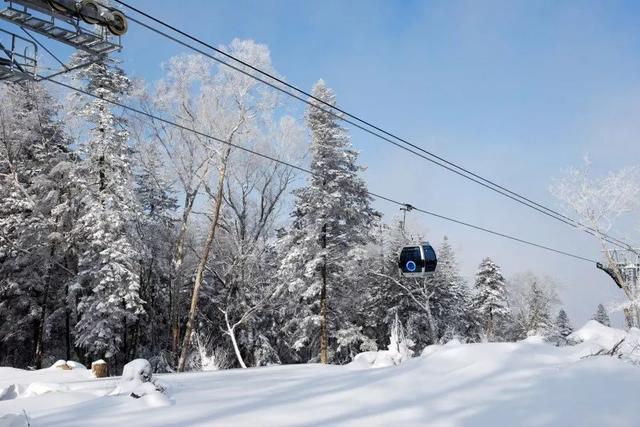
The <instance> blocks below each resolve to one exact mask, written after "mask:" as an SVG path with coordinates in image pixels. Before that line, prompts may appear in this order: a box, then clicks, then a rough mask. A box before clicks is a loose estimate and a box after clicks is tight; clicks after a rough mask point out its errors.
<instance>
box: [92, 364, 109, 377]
mask: <svg viewBox="0 0 640 427" xmlns="http://www.w3.org/2000/svg"><path fill="white" fill-rule="evenodd" d="M91 373H92V374H93V375H94V376H95V377H96V378H105V377H107V376H109V369H108V366H107V362H105V361H104V360H102V359H100V360H96V361H95V362H93V363H92V364H91Z"/></svg>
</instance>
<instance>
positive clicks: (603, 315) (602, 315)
mask: <svg viewBox="0 0 640 427" xmlns="http://www.w3.org/2000/svg"><path fill="white" fill-rule="evenodd" d="M593 320H595V321H598V322H600V323H602V324H603V325H604V326H609V327H611V320H610V319H609V315H608V314H607V310H606V309H605V308H604V305H602V304H598V309H597V310H596V314H594V315H593Z"/></svg>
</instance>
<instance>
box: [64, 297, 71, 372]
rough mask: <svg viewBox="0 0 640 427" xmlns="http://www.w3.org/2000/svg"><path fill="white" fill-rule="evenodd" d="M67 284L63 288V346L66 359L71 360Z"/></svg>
mask: <svg viewBox="0 0 640 427" xmlns="http://www.w3.org/2000/svg"><path fill="white" fill-rule="evenodd" d="M68 297H69V284H67V285H65V287H64V345H65V350H66V355H67V359H66V360H71V313H70V310H69V301H68V300H67V298H68Z"/></svg>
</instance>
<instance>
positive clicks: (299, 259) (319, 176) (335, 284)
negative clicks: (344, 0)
mask: <svg viewBox="0 0 640 427" xmlns="http://www.w3.org/2000/svg"><path fill="white" fill-rule="evenodd" d="M313 96H314V97H315V98H317V99H320V100H322V101H324V102H326V103H328V104H329V105H335V96H334V94H333V92H332V91H331V90H330V89H329V88H328V87H327V86H326V85H325V83H324V82H323V81H319V82H318V83H317V84H316V85H315V86H314V88H313ZM312 103H314V104H316V101H312ZM306 119H307V125H308V127H309V130H310V132H311V146H310V151H311V155H312V160H311V167H310V169H311V171H312V172H313V176H312V177H311V178H309V181H308V183H307V186H305V187H302V188H300V189H298V190H297V191H296V192H295V196H296V206H295V210H294V212H293V217H294V222H293V225H292V227H291V230H290V235H289V236H288V240H289V250H288V252H287V254H286V255H285V256H284V259H283V260H282V264H281V265H282V268H281V276H282V278H283V280H287V281H290V283H291V284H290V287H289V288H290V291H291V292H292V294H293V295H292V298H299V299H300V300H299V308H298V309H296V312H295V313H294V315H293V316H292V317H291V319H290V322H289V324H288V325H287V328H288V329H290V330H292V336H293V339H294V344H293V348H295V349H296V350H298V351H300V350H303V349H306V357H305V358H307V359H310V358H314V357H317V355H318V350H319V356H320V361H321V362H323V363H328V362H329V358H330V355H329V346H330V344H329V340H330V339H336V338H337V337H338V336H339V335H340V334H341V331H351V332H350V334H349V336H350V337H351V338H350V341H351V342H353V343H354V344H355V343H356V342H357V341H358V339H359V338H358V337H362V336H361V334H360V333H358V329H357V328H355V329H354V328H353V326H354V325H352V324H350V322H349V320H348V318H347V317H348V315H349V313H347V312H346V311H344V310H341V309H340V305H341V304H343V303H344V304H350V303H352V299H351V298H349V297H347V295H349V296H353V295H354V293H355V289H354V285H355V284H357V279H358V278H359V277H361V276H362V273H363V270H366V269H363V268H362V266H361V264H360V262H361V261H362V260H363V257H364V255H365V253H364V251H363V248H364V247H365V246H366V245H367V244H369V243H371V242H372V241H373V238H372V226H373V224H374V222H375V220H376V216H377V214H376V212H375V211H374V210H373V209H372V208H371V205H370V202H371V197H370V196H369V195H368V194H367V187H366V184H365V182H364V181H363V179H362V178H361V177H360V176H359V173H360V171H361V170H362V168H361V167H360V166H358V165H357V157H358V154H357V152H356V151H354V150H353V148H352V147H351V142H350V138H349V135H348V134H347V131H346V130H345V129H344V128H343V127H342V126H341V125H340V123H339V121H338V120H337V119H336V118H335V117H334V116H332V115H331V114H329V113H327V112H326V111H323V109H321V108H318V106H316V105H314V106H312V107H310V108H309V109H308V111H307V116H306Z"/></svg>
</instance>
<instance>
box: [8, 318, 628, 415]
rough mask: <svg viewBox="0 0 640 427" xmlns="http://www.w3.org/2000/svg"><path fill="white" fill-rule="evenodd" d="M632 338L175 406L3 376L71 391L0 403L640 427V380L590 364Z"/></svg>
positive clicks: (244, 372) (296, 371) (330, 373)
mask: <svg viewBox="0 0 640 427" xmlns="http://www.w3.org/2000/svg"><path fill="white" fill-rule="evenodd" d="M621 333H622V334H624V335H622V336H623V337H625V342H626V340H631V339H633V338H638V337H640V331H637V330H631V331H629V332H624V331H618V330H615V329H611V328H605V329H603V328H601V327H599V326H598V325H593V324H592V323H588V324H587V325H585V328H582V329H581V330H579V331H576V334H575V337H576V340H577V339H582V340H583V341H582V342H581V343H580V344H577V345H576V346H566V347H555V346H553V345H550V344H546V343H543V342H542V341H541V340H539V339H532V338H529V339H527V340H524V341H521V342H516V343H479V344H460V343H451V344H445V345H438V346H430V347H427V349H425V350H424V351H423V353H422V356H421V357H414V358H411V359H410V360H408V361H406V362H404V363H402V364H400V365H398V366H394V367H391V368H388V369H368V367H371V366H373V365H374V364H375V363H376V362H377V361H378V360H379V359H380V362H379V363H383V362H384V361H385V360H386V357H387V356H388V355H385V353H384V352H382V354H380V352H369V353H363V354H361V355H359V356H358V357H356V360H354V362H353V363H352V364H351V365H349V367H353V366H355V365H357V364H361V365H362V366H364V367H365V369H349V367H344V366H322V365H317V364H309V365H293V366H274V367H267V368H254V369H238V370H227V371H216V372H192V373H183V374H166V375H161V378H162V380H163V381H164V382H166V383H167V384H168V385H169V386H170V387H171V390H172V393H171V399H169V398H168V397H167V396H166V395H164V394H163V393H160V392H158V391H157V390H155V388H154V387H153V386H154V381H155V376H154V378H152V379H151V380H150V381H142V379H141V378H142V377H141V376H139V375H131V376H130V375H127V378H128V380H127V381H121V383H136V386H135V387H134V388H132V389H131V392H135V393H140V395H141V396H140V395H138V396H140V397H139V398H137V399H134V398H133V397H130V395H120V396H105V395H102V396H99V395H97V394H95V391H96V390H97V389H98V388H104V387H105V386H106V385H110V386H111V387H113V385H112V384H113V383H114V381H116V380H115V379H111V378H107V379H99V380H98V379H92V380H87V379H85V380H82V381H78V380H74V379H73V375H69V374H70V372H68V371H67V372H64V373H55V372H53V371H51V370H41V371H34V372H27V371H20V370H13V369H7V368H0V387H4V386H5V384H7V382H9V384H26V383H27V381H23V379H26V378H29V383H33V382H48V381H55V382H58V383H61V384H64V385H66V386H67V387H69V389H70V391H69V392H55V393H54V392H50V393H45V394H43V395H39V396H33V397H29V398H21V399H11V400H4V401H0V414H9V413H13V414H20V413H21V412H22V410H23V409H25V410H26V412H27V413H28V415H29V419H30V421H31V425H32V426H33V427H41V426H47V427H86V426H87V425H91V427H113V425H114V424H117V425H123V426H124V425H135V426H137V427H163V426H183V425H184V426H188V425H194V426H195V425H197V426H205V425H206V426H209V425H215V426H218V425H220V426H239V427H242V426H254V425H256V422H257V423H258V424H259V425H261V426H300V425H331V426H382V425H402V426H410V427H411V426H434V427H489V426H531V427H533V426H551V427H567V426H598V427H600V426H612V427H613V426H615V427H618V426H620V427H635V426H640V411H638V409H637V408H638V405H637V390H638V384H640V368H639V367H637V366H634V364H633V363H628V361H625V360H620V359H619V358H618V357H609V356H597V357H586V358H584V357H583V356H584V353H585V351H586V350H587V349H588V348H589V347H591V346H592V347H594V348H601V347H603V346H608V345H609V344H610V343H611V342H613V343H614V345H615V344H616V339H617V338H618V337H619V336H621V335H620V334H621ZM620 339H622V338H620ZM618 342H619V341H618ZM134 365H138V366H137V367H140V366H142V365H141V364H140V363H136V364H134ZM72 372H73V371H71V373H72ZM134 372H143V373H144V370H142V371H139V370H138V369H134ZM53 374H57V375H55V376H54V375H53ZM39 377H41V378H39ZM61 378H63V379H64V380H61ZM123 380H124V377H123ZM256 420H257V421H256ZM15 421H16V422H20V421H19V420H18V418H15ZM0 425H1V424H0ZM3 427H4V426H3Z"/></svg>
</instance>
